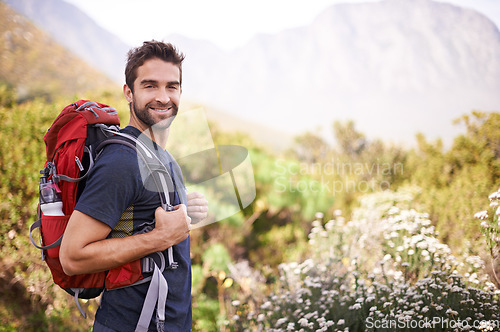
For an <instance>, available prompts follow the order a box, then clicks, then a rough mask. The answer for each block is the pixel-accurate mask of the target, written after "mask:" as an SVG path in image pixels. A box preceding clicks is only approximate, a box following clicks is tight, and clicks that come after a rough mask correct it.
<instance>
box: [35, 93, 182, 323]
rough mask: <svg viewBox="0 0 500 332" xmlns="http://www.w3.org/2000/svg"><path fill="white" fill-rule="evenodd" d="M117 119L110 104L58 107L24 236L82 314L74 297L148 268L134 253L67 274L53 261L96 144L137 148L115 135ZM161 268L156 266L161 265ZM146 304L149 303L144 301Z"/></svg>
mask: <svg viewBox="0 0 500 332" xmlns="http://www.w3.org/2000/svg"><path fill="white" fill-rule="evenodd" d="M119 124H120V119H119V117H118V113H117V111H116V110H115V109H114V108H112V107H110V106H108V105H105V104H101V103H96V102H93V101H88V100H79V101H77V102H75V103H73V104H71V105H68V106H66V107H65V108H64V109H63V110H62V112H61V113H60V114H59V116H58V117H57V118H56V119H55V121H54V122H53V124H52V126H51V127H50V128H49V130H48V131H47V133H46V135H45V137H44V141H45V145H46V153H47V160H46V162H45V168H44V169H43V170H42V171H40V173H41V175H42V177H41V180H40V204H39V207H38V215H39V219H38V220H37V221H36V222H35V223H33V225H32V226H31V228H30V237H31V241H32V243H33V244H34V245H35V246H36V247H37V248H39V249H41V250H42V257H43V259H44V260H45V262H46V263H47V265H48V266H49V268H50V271H51V273H52V277H53V279H54V282H55V283H56V284H57V285H59V286H60V287H61V288H63V289H64V290H65V291H66V292H68V293H69V294H71V295H74V296H75V300H76V303H77V306H78V308H79V309H80V312H81V313H82V315H83V316H84V317H85V316H86V315H85V313H84V312H83V310H82V309H81V307H80V304H79V302H78V298H84V299H90V298H94V297H97V296H99V295H100V294H101V292H102V291H103V289H104V288H106V289H115V288H120V287H125V286H130V285H133V284H135V283H140V282H145V281H147V279H148V280H149V279H150V278H146V279H144V276H143V274H142V272H143V271H144V270H149V271H148V272H151V269H152V267H148V268H145V265H147V266H152V264H151V261H148V260H144V259H143V260H141V259H139V260H136V261H134V262H131V263H128V264H125V265H123V266H120V267H117V268H114V269H112V270H110V271H106V272H99V273H93V274H84V275H74V276H68V275H67V274H65V273H64V271H63V269H62V267H61V263H60V261H59V246H60V243H61V240H62V235H63V233H64V230H65V229H66V225H67V223H68V220H69V218H70V216H71V214H72V212H73V210H74V207H75V205H76V202H77V200H78V196H79V193H80V192H81V191H82V189H83V187H84V185H85V179H86V174H87V172H88V170H89V169H90V168H91V167H92V166H93V161H94V159H95V158H96V156H97V153H98V152H99V151H98V150H100V149H101V148H102V146H103V145H106V144H109V143H120V144H126V145H129V146H131V147H133V148H134V149H136V151H137V150H138V149H137V147H136V146H135V144H131V143H130V141H134V138H133V137H126V138H122V139H117V138H116V137H118V136H126V135H125V134H121V135H120V133H118V130H119ZM115 134H118V135H115ZM127 140H128V142H127ZM102 142H104V143H102ZM133 143H134V142H133ZM135 143H137V142H136V141H135ZM139 152H140V151H139ZM138 154H140V153H138ZM142 158H144V157H142ZM159 192H160V191H159ZM162 194H163V192H162V193H160V197H161V198H162V205H164V207H167V206H168V203H169V202H165V201H164V200H165V197H164V196H167V197H168V195H164V196H162ZM61 200H62V203H61V202H60V201H61ZM44 211H45V213H44ZM37 228H39V229H40V234H41V244H40V245H39V244H37V243H35V241H34V239H33V236H32V232H33V230H35V229H37ZM169 256H171V252H169ZM170 258H171V257H169V263H170V264H171V267H172V268H175V262H173V261H171V260H170ZM164 268H165V266H162V267H161V270H163V269H164ZM151 306H154V304H150V305H149V307H151Z"/></svg>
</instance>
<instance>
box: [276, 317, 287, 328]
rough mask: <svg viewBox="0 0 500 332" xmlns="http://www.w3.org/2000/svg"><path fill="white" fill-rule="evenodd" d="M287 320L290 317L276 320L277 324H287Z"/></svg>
mask: <svg viewBox="0 0 500 332" xmlns="http://www.w3.org/2000/svg"><path fill="white" fill-rule="evenodd" d="M287 320H288V318H286V317H283V318H280V319H278V321H277V322H276V326H280V325H282V324H285V323H286V321H287Z"/></svg>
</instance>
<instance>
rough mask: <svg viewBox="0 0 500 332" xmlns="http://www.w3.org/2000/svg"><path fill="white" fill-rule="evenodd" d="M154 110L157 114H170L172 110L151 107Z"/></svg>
mask: <svg viewBox="0 0 500 332" xmlns="http://www.w3.org/2000/svg"><path fill="white" fill-rule="evenodd" d="M151 109H152V110H154V111H156V112H168V111H169V110H170V107H169V108H154V107H151Z"/></svg>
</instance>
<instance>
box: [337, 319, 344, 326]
mask: <svg viewBox="0 0 500 332" xmlns="http://www.w3.org/2000/svg"><path fill="white" fill-rule="evenodd" d="M344 324H345V320H343V319H339V321H338V322H337V325H344Z"/></svg>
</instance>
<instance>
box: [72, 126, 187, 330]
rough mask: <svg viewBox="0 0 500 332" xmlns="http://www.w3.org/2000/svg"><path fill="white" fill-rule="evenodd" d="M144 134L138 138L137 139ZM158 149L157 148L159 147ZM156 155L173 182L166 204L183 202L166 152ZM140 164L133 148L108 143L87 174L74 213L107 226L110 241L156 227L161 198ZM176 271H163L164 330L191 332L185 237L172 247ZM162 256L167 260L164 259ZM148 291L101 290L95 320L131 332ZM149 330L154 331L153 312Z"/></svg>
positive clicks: (178, 180)
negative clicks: (167, 169) (82, 214)
mask: <svg viewBox="0 0 500 332" xmlns="http://www.w3.org/2000/svg"><path fill="white" fill-rule="evenodd" d="M122 132H124V133H127V134H132V135H134V136H136V137H138V136H139V135H140V134H141V132H140V131H139V130H138V129H136V128H134V127H130V126H129V127H126V128H124V129H122ZM143 137H144V135H141V139H142V138H143ZM157 147H158V146H157ZM157 155H158V156H159V157H160V159H161V160H162V161H163V163H164V164H165V165H167V168H169V171H170V173H171V176H172V177H173V180H174V187H175V190H172V192H171V193H170V202H171V204H172V205H177V204H180V203H184V204H185V203H186V202H185V188H184V185H183V183H182V174H179V173H180V169H179V168H178V166H177V163H176V162H175V160H174V159H173V158H172V157H171V156H170V154H169V153H168V152H166V151H165V150H163V149H161V148H160V147H158V150H157ZM143 166H144V165H143V162H142V160H139V159H138V156H137V153H136V152H135V150H134V149H132V148H131V147H128V146H125V145H122V144H110V145H108V146H106V147H105V148H104V150H103V153H102V155H101V156H100V157H99V159H98V160H97V162H96V163H95V165H94V167H93V168H92V169H91V170H90V173H89V176H88V179H87V182H86V186H85V189H84V190H83V192H82V194H81V196H80V198H79V199H78V202H77V204H76V207H75V209H76V210H78V211H80V212H82V213H85V214H87V215H89V216H91V217H93V218H95V219H97V220H99V221H101V222H103V223H105V224H107V225H108V226H110V227H111V228H112V229H113V230H112V232H111V234H110V237H123V236H128V235H132V234H136V233H141V232H143V231H144V230H145V229H147V228H148V227H151V226H154V222H153V219H154V212H155V210H156V208H157V207H158V206H160V204H161V203H160V196H159V194H158V192H156V190H155V187H154V186H152V185H151V184H150V183H149V184H148V183H146V184H144V181H143V178H142V175H141V168H142V169H143ZM173 252H174V261H175V262H177V263H178V268H177V269H165V271H164V272H163V275H164V276H165V278H166V280H167V283H168V296H167V302H166V307H165V331H190V330H191V325H192V315H191V260H190V241H189V237H188V238H187V239H186V240H184V241H183V242H181V243H179V244H177V245H175V246H174V247H173ZM165 257H166V255H165ZM148 287H149V282H148V283H145V284H141V285H137V286H133V287H125V288H121V289H115V290H106V291H104V293H103V295H102V299H101V304H100V306H99V308H98V310H97V313H96V321H98V322H99V323H101V324H102V325H105V326H107V327H109V328H111V329H114V330H116V331H134V330H135V327H136V325H137V321H138V320H139V316H140V313H141V309H142V304H143V303H144V298H145V296H146V293H147V290H148ZM152 316H153V318H152V321H151V324H150V330H151V331H156V314H155V313H153V315H152Z"/></svg>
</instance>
